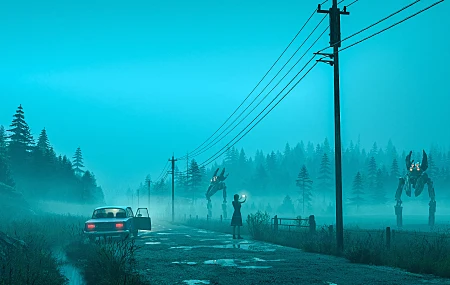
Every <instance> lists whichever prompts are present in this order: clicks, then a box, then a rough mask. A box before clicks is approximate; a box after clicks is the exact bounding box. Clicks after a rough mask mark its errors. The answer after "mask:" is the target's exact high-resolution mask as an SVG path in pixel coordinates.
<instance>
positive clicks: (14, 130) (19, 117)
mask: <svg viewBox="0 0 450 285" xmlns="http://www.w3.org/2000/svg"><path fill="white" fill-rule="evenodd" d="M10 127H11V128H10V129H9V130H8V132H10V133H11V135H10V136H9V140H10V141H9V151H10V156H11V159H12V160H13V161H14V162H18V163H19V164H20V162H24V160H25V159H26V158H27V153H28V152H30V151H31V148H32V147H33V144H34V141H33V137H32V135H31V132H30V128H29V126H28V124H27V123H26V121H25V114H24V112H23V108H22V105H20V106H19V107H18V108H17V111H16V113H15V114H14V115H13V121H12V123H11V125H10Z"/></svg>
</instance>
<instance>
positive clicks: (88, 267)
mask: <svg viewBox="0 0 450 285" xmlns="http://www.w3.org/2000/svg"><path fill="white" fill-rule="evenodd" d="M85 221H86V218H85V217H81V216H71V215H56V214H43V215H36V216H33V217H27V218H20V219H16V220H8V221H3V222H2V223H0V231H2V232H4V233H6V234H8V235H9V236H11V237H13V238H16V239H19V240H22V241H24V242H25V244H26V246H24V247H22V246H18V247H10V248H9V247H8V250H7V251H6V252H5V254H4V255H2V254H1V253H2V250H1V249H2V247H1V243H0V285H6V284H12V285H15V284H35V285H41V284H42V285H62V284H67V283H68V280H67V279H66V278H65V277H64V276H63V274H62V273H61V272H60V266H61V265H62V263H61V262H60V261H59V260H58V259H57V258H56V254H55V253H58V252H59V251H61V250H62V251H65V252H66V255H67V258H68V260H69V261H71V262H72V263H73V264H75V265H76V266H77V267H78V268H80V271H81V273H82V274H83V277H84V279H85V281H86V283H87V284H88V285H90V284H99V285H102V284H105V285H106V284H121V285H141V284H145V283H144V282H142V281H141V280H140V277H139V274H138V273H137V272H136V270H135V268H136V261H135V259H134V253H135V252H136V250H138V248H137V246H136V245H135V243H134V241H133V240H129V241H123V242H122V241H120V242H114V241H111V240H107V241H103V242H95V243H90V242H88V241H87V240H86V238H85V237H84V235H83V232H82V231H83V227H84V222H85Z"/></svg>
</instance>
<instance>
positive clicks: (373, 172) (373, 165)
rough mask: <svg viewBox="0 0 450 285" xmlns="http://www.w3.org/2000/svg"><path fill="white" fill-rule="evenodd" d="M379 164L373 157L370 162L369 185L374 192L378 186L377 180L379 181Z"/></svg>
mask: <svg viewBox="0 0 450 285" xmlns="http://www.w3.org/2000/svg"><path fill="white" fill-rule="evenodd" d="M377 168H378V167H377V162H376V160H375V157H373V156H371V157H370V160H369V166H368V173H367V178H368V183H369V185H368V186H369V189H371V190H373V189H375V186H376V180H377Z"/></svg>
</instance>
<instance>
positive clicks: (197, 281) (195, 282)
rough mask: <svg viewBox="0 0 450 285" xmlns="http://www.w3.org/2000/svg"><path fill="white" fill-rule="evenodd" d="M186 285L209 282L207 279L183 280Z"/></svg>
mask: <svg viewBox="0 0 450 285" xmlns="http://www.w3.org/2000/svg"><path fill="white" fill-rule="evenodd" d="M183 282H184V283H186V284H188V285H197V284H210V282H209V280H183Z"/></svg>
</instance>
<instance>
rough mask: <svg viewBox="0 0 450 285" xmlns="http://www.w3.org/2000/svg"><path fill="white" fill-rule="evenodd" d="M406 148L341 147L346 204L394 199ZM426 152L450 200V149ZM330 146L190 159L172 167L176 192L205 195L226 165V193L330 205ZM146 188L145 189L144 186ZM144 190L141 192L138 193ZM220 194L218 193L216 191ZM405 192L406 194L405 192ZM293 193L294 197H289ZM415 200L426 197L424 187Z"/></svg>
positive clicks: (163, 187)
mask: <svg viewBox="0 0 450 285" xmlns="http://www.w3.org/2000/svg"><path fill="white" fill-rule="evenodd" d="M406 152H407V153H409V150H406V151H402V152H401V153H399V152H398V150H397V148H396V147H395V146H394V144H393V143H392V141H390V140H389V142H388V143H387V145H386V146H385V147H379V146H378V144H377V143H376V142H375V143H373V146H372V148H371V149H370V150H366V149H364V148H362V147H361V145H360V143H359V140H358V142H357V143H354V142H350V144H349V145H348V146H347V147H346V148H344V149H343V153H342V169H343V177H342V178H343V188H344V191H343V195H344V201H345V203H347V204H348V205H351V206H354V207H355V208H359V207H362V206H366V205H383V204H386V203H388V202H389V201H392V202H393V201H394V195H395V191H396V189H397V186H398V182H399V177H400V176H403V175H405V174H406V170H407V169H406V163H405V157H406ZM427 154H428V164H429V167H428V170H427V173H428V175H429V176H430V178H431V179H432V180H433V182H434V187H435V189H436V194H437V199H439V198H441V199H442V198H445V199H449V200H450V191H449V190H450V150H447V151H444V149H443V148H441V147H439V146H437V145H434V146H432V147H431V148H430V149H429V150H427ZM413 159H415V160H416V161H419V162H421V161H422V150H420V151H414V152H413ZM334 164H335V161H334V150H333V148H332V147H331V146H330V143H329V141H328V139H324V141H323V142H322V143H318V144H315V145H314V144H313V143H312V142H308V143H306V144H305V143H304V142H299V143H298V144H296V145H295V146H294V147H291V146H290V145H289V144H288V143H287V144H286V145H285V147H284V150H283V151H282V152H281V151H271V152H269V153H267V154H265V153H264V152H263V151H261V150H257V151H256V154H255V155H254V156H253V157H248V156H247V154H246V152H245V150H244V149H240V150H238V149H237V148H234V147H233V148H231V149H229V150H228V151H227V152H226V153H225V157H224V159H223V161H222V162H221V163H220V164H218V163H217V162H216V163H214V164H213V165H212V166H210V167H207V168H205V167H200V166H199V164H198V163H197V161H196V160H195V159H192V160H190V161H189V162H188V163H187V164H186V166H185V167H184V169H187V171H186V170H184V171H180V170H179V169H180V168H183V167H182V164H181V163H178V164H177V166H176V169H175V187H176V192H177V195H178V196H185V197H186V198H191V199H192V201H195V200H196V199H199V198H200V199H205V198H204V197H205V196H204V195H205V193H206V189H207V188H208V185H209V182H210V179H211V176H212V174H213V172H214V171H215V170H216V169H217V168H226V172H227V173H230V176H229V177H228V179H227V180H226V184H227V188H228V192H229V194H228V197H231V195H232V194H234V193H237V192H240V191H242V190H245V191H248V192H249V193H251V194H252V196H259V197H264V196H279V195H280V194H282V195H288V196H287V197H286V198H285V201H284V202H283V205H284V204H286V205H284V206H283V207H286V208H289V207H291V204H293V203H295V201H297V207H299V208H301V209H305V208H309V207H311V205H312V204H313V203H315V204H321V205H323V206H325V207H326V206H330V207H333V205H334V199H335V198H334V197H335V194H334V192H335V179H334V177H335V176H334V175H335V167H334ZM167 178H168V176H167V175H166V176H165V177H163V178H162V179H161V180H159V181H155V183H154V186H153V191H155V192H156V193H160V194H162V193H165V192H168V190H169V189H170V187H171V186H170V183H171V181H170V179H167ZM144 191H145V190H144ZM141 193H142V192H141ZM216 195H219V196H220V197H221V194H220V193H218V194H216ZM403 195H405V194H404V193H403ZM291 197H292V198H291ZM419 199H423V200H424V201H425V200H427V199H428V192H427V187H426V186H425V189H424V191H423V192H422V194H421V197H420V198H419Z"/></svg>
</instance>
